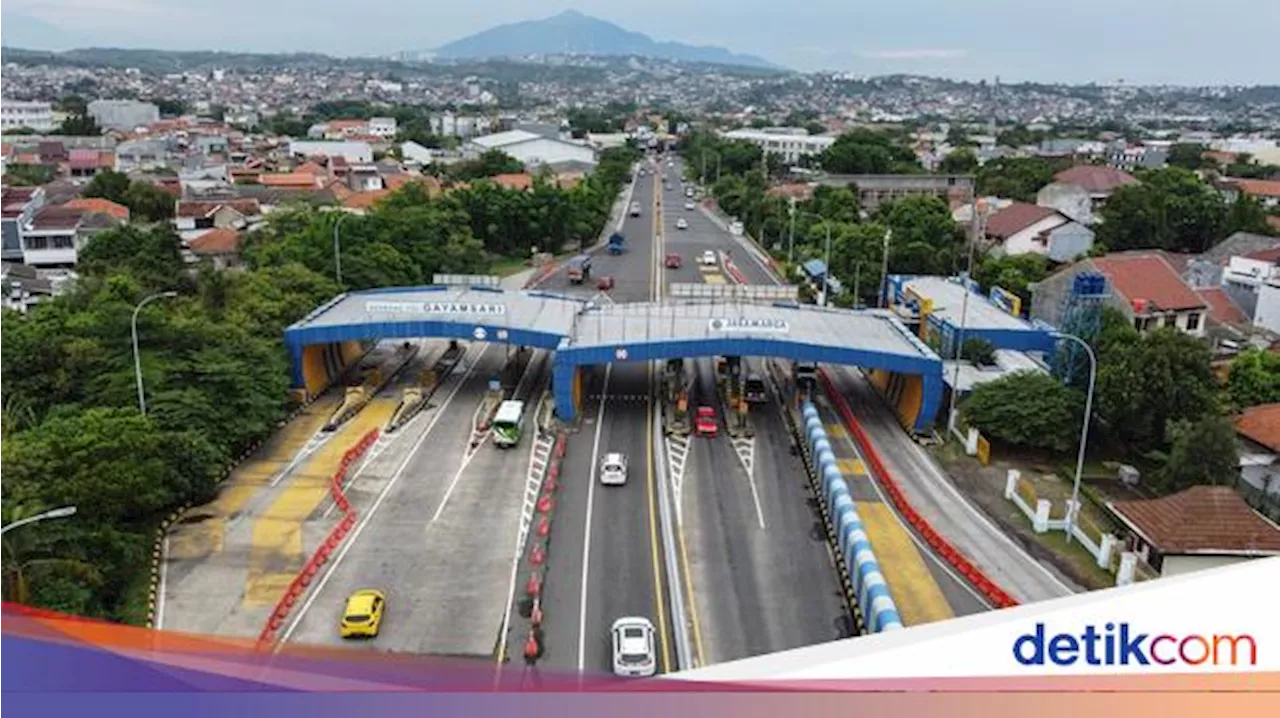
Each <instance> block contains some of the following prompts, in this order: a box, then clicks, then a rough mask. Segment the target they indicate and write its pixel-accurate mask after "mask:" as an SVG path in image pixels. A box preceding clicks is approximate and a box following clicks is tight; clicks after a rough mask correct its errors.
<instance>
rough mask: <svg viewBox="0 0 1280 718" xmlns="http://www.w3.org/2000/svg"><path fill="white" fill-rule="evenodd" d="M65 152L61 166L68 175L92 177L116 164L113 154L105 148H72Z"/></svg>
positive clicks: (112, 167)
mask: <svg viewBox="0 0 1280 718" xmlns="http://www.w3.org/2000/svg"><path fill="white" fill-rule="evenodd" d="M67 154H68V156H67V161H66V163H65V164H64V165H63V166H64V167H65V168H66V174H67V176H69V177H92V176H94V175H96V174H98V173H100V172H106V171H108V170H111V169H114V168H115V166H116V156H115V154H113V153H111V152H109V151H107V150H91V149H72V150H71V151H70V152H68V153H67Z"/></svg>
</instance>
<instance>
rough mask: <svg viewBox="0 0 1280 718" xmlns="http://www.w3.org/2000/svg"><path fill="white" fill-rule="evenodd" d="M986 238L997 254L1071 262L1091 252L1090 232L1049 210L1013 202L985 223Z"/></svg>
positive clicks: (1051, 209) (1091, 239) (1059, 213)
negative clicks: (1037, 255) (1038, 256)
mask: <svg viewBox="0 0 1280 718" xmlns="http://www.w3.org/2000/svg"><path fill="white" fill-rule="evenodd" d="M986 238H987V240H988V241H989V242H991V243H992V249H991V251H993V252H996V253H999V254H1008V255H1018V254H1040V255H1043V256H1046V257H1048V258H1049V259H1051V260H1053V261H1054V262H1070V261H1073V260H1075V259H1076V258H1077V257H1079V256H1080V255H1082V254H1088V252H1089V250H1090V249H1092V248H1093V230H1091V229H1089V228H1088V227H1086V226H1084V225H1082V224H1080V223H1079V222H1075V221H1073V220H1072V219H1071V218H1070V217H1067V216H1066V215H1065V214H1063V213H1062V212H1059V211H1058V210H1056V209H1053V208H1052V207H1041V206H1039V205H1034V204H1027V203H1025V202H1014V203H1012V204H1010V205H1009V206H1007V207H1005V208H1004V209H1002V210H999V211H997V212H996V213H995V214H993V215H991V217H989V218H988V219H987V225H986Z"/></svg>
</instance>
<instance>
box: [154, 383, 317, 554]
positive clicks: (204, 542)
mask: <svg viewBox="0 0 1280 718" xmlns="http://www.w3.org/2000/svg"><path fill="white" fill-rule="evenodd" d="M337 404H338V397H337V395H336V394H335V393H333V392H331V393H329V394H327V395H326V396H325V397H323V398H321V399H319V400H318V401H316V402H315V403H313V404H312V405H311V406H309V407H307V408H306V409H305V410H304V411H303V412H302V414H300V415H299V416H298V417H297V418H295V419H294V420H293V421H290V422H289V423H288V424H285V426H284V428H283V429H281V430H280V431H279V432H277V433H276V434H275V435H273V436H272V437H271V438H269V439H268V440H267V443H266V444H265V445H264V446H263V448H262V450H261V452H260V453H259V454H258V455H257V456H254V457H252V458H250V459H249V460H248V461H245V462H244V463H242V464H240V465H239V466H237V467H236V469H235V470H234V471H232V472H231V475H230V476H228V477H227V478H226V480H225V481H223V482H222V487H221V488H220V490H219V491H218V496H217V498H215V499H214V500H213V501H210V502H209V503H207V504H205V505H204V506H200V507H197V508H195V509H193V510H192V511H191V512H190V513H191V514H193V515H199V516H208V517H209V518H206V519H204V520H202V521H200V522H199V523H190V524H180V525H179V526H178V527H176V529H175V530H174V531H171V532H170V534H169V556H170V557H171V558H175V559H196V558H203V557H205V556H208V555H210V554H212V553H217V552H219V551H221V550H222V548H223V537H224V535H225V532H226V526H227V520H228V519H230V518H231V517H232V516H234V515H235V514H236V513H237V512H239V511H240V510H242V509H243V508H244V507H245V505H246V504H248V503H249V500H250V499H251V498H253V496H254V495H256V494H257V493H258V492H259V491H261V490H262V489H263V487H265V486H266V485H267V484H269V483H270V482H271V479H272V477H274V476H275V475H276V474H277V473H279V472H280V471H281V470H282V469H284V468H285V467H286V466H288V464H289V461H290V460H291V459H293V457H294V456H296V455H297V453H298V452H299V451H301V450H302V447H303V446H305V445H306V443H307V440H308V439H310V438H311V437H312V436H313V435H314V434H315V433H316V432H317V431H319V430H320V427H322V426H324V423H325V421H327V420H328V418H329V414H331V413H332V412H333V410H334V408H335V407H336V406H337Z"/></svg>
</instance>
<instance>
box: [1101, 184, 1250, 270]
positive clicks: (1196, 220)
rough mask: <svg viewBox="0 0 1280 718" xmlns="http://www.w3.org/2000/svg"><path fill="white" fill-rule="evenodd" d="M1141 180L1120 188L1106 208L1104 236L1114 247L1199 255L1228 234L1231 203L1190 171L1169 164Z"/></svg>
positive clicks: (1104, 207) (1116, 249)
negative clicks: (1226, 201) (1229, 205)
mask: <svg viewBox="0 0 1280 718" xmlns="http://www.w3.org/2000/svg"><path fill="white" fill-rule="evenodd" d="M1140 179H1141V180H1142V181H1141V182H1140V183H1138V184H1131V185H1125V186H1123V187H1119V188H1117V189H1116V191H1115V192H1114V193H1112V195H1111V197H1110V199H1108V200H1107V203H1106V205H1104V206H1103V208H1102V210H1101V216H1102V219H1103V223H1102V224H1101V225H1100V226H1099V227H1098V239H1099V240H1101V241H1102V242H1104V243H1105V244H1106V245H1107V246H1108V247H1110V248H1111V250H1112V251H1121V250H1127V249H1166V250H1169V251H1172V252H1195V253H1199V252H1203V251H1205V250H1207V249H1209V248H1210V247H1212V246H1213V245H1214V244H1216V243H1217V242H1219V241H1221V240H1222V239H1223V238H1225V237H1226V234H1227V228H1228V224H1227V214H1228V213H1227V206H1226V204H1225V203H1224V202H1223V200H1222V197H1221V196H1220V195H1219V194H1218V193H1217V192H1216V191H1214V190H1213V188H1211V187H1209V186H1208V185H1206V184H1204V183H1203V182H1201V181H1200V179H1199V178H1198V177H1196V176H1195V174H1194V173H1192V172H1191V171H1190V170H1186V169H1183V168H1181V167H1167V168H1165V169H1162V170H1155V171H1153V172H1144V173H1142V175H1141V177H1140Z"/></svg>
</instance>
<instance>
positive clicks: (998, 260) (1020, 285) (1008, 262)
mask: <svg viewBox="0 0 1280 718" xmlns="http://www.w3.org/2000/svg"><path fill="white" fill-rule="evenodd" d="M1048 275H1049V261H1048V259H1046V258H1045V257H1044V255H1040V254H1002V255H995V254H987V255H983V256H982V257H981V258H980V259H979V260H978V265H977V266H976V267H974V270H973V278H974V280H976V281H977V282H978V284H980V285H982V289H983V290H984V291H986V292H990V291H991V289H992V288H994V287H1000V288H1001V289H1007V290H1009V291H1010V292H1013V293H1014V294H1016V295H1018V296H1019V297H1021V298H1022V306H1023V307H1030V306H1031V285H1032V284H1034V283H1036V282H1039V281H1041V280H1043V279H1044V278H1045V277H1047V276H1048Z"/></svg>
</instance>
